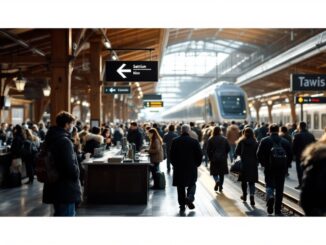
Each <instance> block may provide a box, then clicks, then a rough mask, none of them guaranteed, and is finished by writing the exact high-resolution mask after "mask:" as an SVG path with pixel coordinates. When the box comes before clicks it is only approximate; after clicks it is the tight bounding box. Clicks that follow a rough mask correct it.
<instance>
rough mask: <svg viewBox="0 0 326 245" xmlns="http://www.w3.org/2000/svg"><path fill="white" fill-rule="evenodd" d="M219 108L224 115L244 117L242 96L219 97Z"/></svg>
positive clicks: (244, 109)
mask: <svg viewBox="0 0 326 245" xmlns="http://www.w3.org/2000/svg"><path fill="white" fill-rule="evenodd" d="M221 106H222V110H223V112H224V114H232V115H240V116H242V115H246V107H245V103H244V99H243V96H234V95H232V96H229V95H222V96H221Z"/></svg>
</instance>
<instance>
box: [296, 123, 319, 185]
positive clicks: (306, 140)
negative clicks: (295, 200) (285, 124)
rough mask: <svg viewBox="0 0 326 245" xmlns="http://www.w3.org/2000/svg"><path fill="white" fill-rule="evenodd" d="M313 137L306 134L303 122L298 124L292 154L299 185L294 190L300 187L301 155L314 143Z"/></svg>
mask: <svg viewBox="0 0 326 245" xmlns="http://www.w3.org/2000/svg"><path fill="white" fill-rule="evenodd" d="M315 141H316V140H315V137H314V136H313V135H312V134H311V133H309V132H308V130H307V124H306V123H305V122H300V124H299V132H298V133H296V134H295V135H294V139H293V145H292V147H293V154H294V156H295V165H296V169H297V176H298V182H299V185H298V186H296V187H295V189H300V188H301V185H302V175H303V170H302V167H301V155H302V152H303V151H304V149H305V148H306V147H307V146H308V145H310V144H311V143H313V142H315Z"/></svg>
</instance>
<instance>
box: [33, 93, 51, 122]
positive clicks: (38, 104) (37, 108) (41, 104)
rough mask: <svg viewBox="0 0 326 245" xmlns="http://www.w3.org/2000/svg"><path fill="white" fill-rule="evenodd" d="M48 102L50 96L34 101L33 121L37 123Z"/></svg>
mask: <svg viewBox="0 0 326 245" xmlns="http://www.w3.org/2000/svg"><path fill="white" fill-rule="evenodd" d="M49 104H50V97H43V98H41V99H39V100H36V101H35V102H34V118H33V121H34V122H36V123H38V122H39V121H41V119H42V116H43V114H44V112H45V110H46V108H47V107H48V105H49Z"/></svg>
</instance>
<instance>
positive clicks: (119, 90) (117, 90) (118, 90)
mask: <svg viewBox="0 0 326 245" xmlns="http://www.w3.org/2000/svg"><path fill="white" fill-rule="evenodd" d="M104 93H105V94H130V87H105V88H104Z"/></svg>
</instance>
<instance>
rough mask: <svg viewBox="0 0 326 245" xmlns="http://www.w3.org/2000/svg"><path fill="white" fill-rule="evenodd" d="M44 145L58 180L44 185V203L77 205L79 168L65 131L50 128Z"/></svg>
mask: <svg viewBox="0 0 326 245" xmlns="http://www.w3.org/2000/svg"><path fill="white" fill-rule="evenodd" d="M45 144H46V145H47V148H48V150H49V151H50V152H51V154H52V156H53V160H54V163H55V166H56V168H57V171H58V175H59V178H58V180H57V181H56V182H55V183H51V184H50V183H44V188H43V202H44V203H53V204H56V203H58V204H59V203H65V204H67V203H78V202H80V201H81V187H80V181H79V167H78V161H77V157H76V153H75V152H74V146H73V143H72V142H71V140H70V136H69V134H68V133H67V132H66V131H65V129H63V128H60V127H51V128H50V129H49V131H48V133H47V135H46V137H45Z"/></svg>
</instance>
